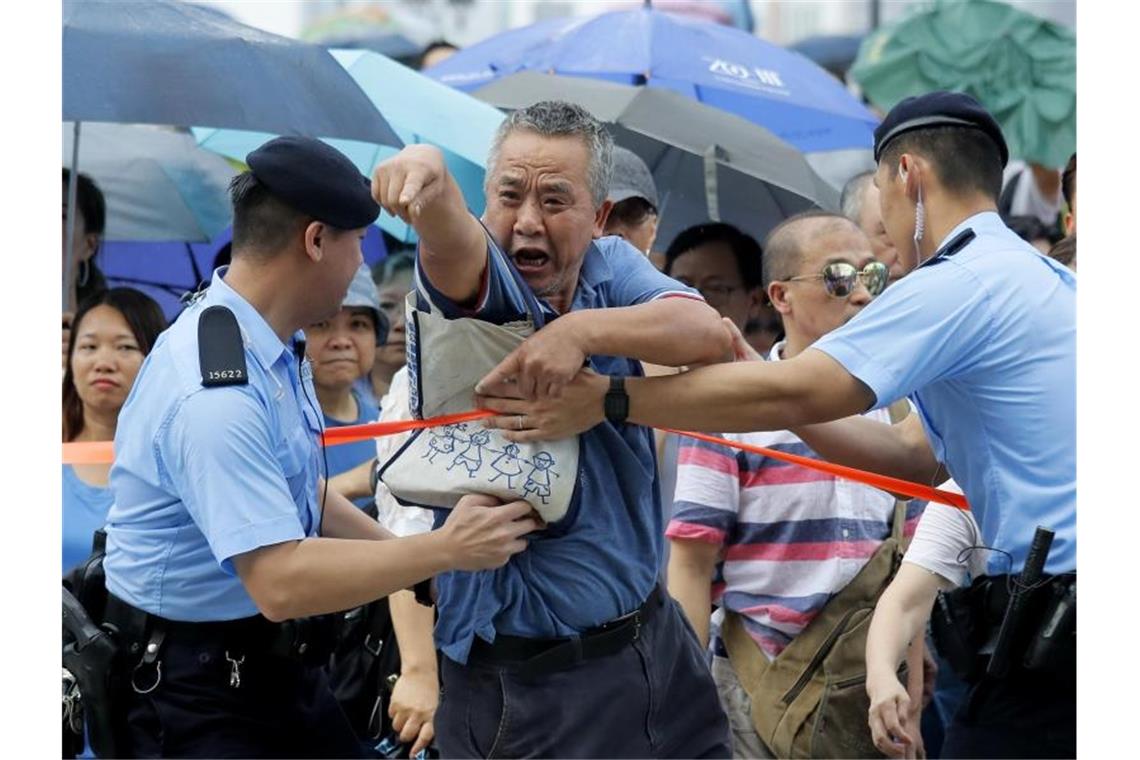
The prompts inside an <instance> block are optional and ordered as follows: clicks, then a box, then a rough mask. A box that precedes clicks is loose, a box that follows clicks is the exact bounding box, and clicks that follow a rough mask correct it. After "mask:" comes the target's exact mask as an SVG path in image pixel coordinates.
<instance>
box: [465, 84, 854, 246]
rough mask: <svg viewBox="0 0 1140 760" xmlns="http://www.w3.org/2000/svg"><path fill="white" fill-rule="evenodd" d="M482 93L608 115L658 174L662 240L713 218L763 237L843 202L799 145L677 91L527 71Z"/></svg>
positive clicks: (512, 103)
mask: <svg viewBox="0 0 1140 760" xmlns="http://www.w3.org/2000/svg"><path fill="white" fill-rule="evenodd" d="M474 94H475V96H476V97H478V98H480V99H481V100H485V101H486V102H488V103H491V104H492V105H495V106H498V107H500V108H506V109H517V108H523V107H526V106H528V105H531V104H532V103H535V102H538V101H540V100H566V101H569V102H571V103H576V104H578V105H580V106H582V107H583V108H585V109H587V110H588V111H590V113H592V114H593V115H594V116H595V117H597V118H598V119H599V120H601V121H604V122H607V123H608V124H609V125H610V128H611V131H612V132H613V135H614V139H615V141H616V142H617V143H618V144H619V145H624V146H625V147H627V148H629V149H630V150H632V151H633V152H634V153H637V154H638V155H639V156H641V158H642V159H643V160H644V161H645V163H646V164H648V166H649V168H650V170H651V171H652V172H653V179H654V182H655V183H656V185H657V192H658V195H659V196H660V198H661V208H660V209H658V211H659V213H660V223H659V226H658V232H657V239H658V240H659V241H662V242H661V245H660V247H662V248H663V247H664V246H666V245H668V243H669V241H671V240H672V239H673V237H675V236H676V235H677V233H678V232H680V231H681V230H683V229H685V228H686V227H689V226H691V225H694V224H699V223H701V222H705V221H708V220H710V219H711V220H715V221H724V222H729V223H730V224H734V225H736V226H738V227H740V228H741V229H743V230H745V231H746V232H748V233H750V234H751V235H753V236H754V237H756V238H757V240H763V239H764V236H765V235H767V233H768V231H769V230H771V229H772V227H774V226H775V225H777V224H779V223H780V222H781V221H782V220H784V219H786V218H788V217H789V216H791V215H793V214H795V213H798V212H800V211H804V210H807V209H809V208H825V209H835V208H837V207H838V204H839V195H838V192H837V191H836V190H835V188H833V187H832V186H831V185H829V184H828V183H827V182H825V181H824V180H823V179H821V178H820V176H819V175H818V174H816V172H815V171H814V170H813V169H812V168H811V166H810V165H809V164H808V162H807V160H806V159H805V158H804V156H803V154H802V153H800V151H798V150H797V149H796V148H794V147H792V146H791V145H789V144H788V143H786V142H783V141H782V140H780V139H779V138H777V137H776V136H775V135H773V134H772V133H771V132H769V131H768V130H766V129H764V128H763V127H760V126H757V125H756V124H753V123H752V122H749V121H746V120H744V119H742V118H740V117H739V116H736V115H734V114H730V113H728V112H726V111H721V110H719V109H717V108H713V107H711V106H706V105H703V104H701V103H697V102H696V101H693V100H691V99H689V98H686V97H684V96H682V95H679V94H677V93H674V92H670V91H668V90H660V89H653V88H646V87H630V86H627V85H620V84H613V83H610V82H603V81H599V80H594V79H583V78H577V77H562V76H556V75H551V74H540V73H537V72H530V71H525V72H521V73H518V74H512V75H511V76H508V77H504V78H502V79H499V80H496V81H495V82H492V83H491V84H488V85H487V86H485V87H482V88H480V89H479V90H476V91H475V93H474Z"/></svg>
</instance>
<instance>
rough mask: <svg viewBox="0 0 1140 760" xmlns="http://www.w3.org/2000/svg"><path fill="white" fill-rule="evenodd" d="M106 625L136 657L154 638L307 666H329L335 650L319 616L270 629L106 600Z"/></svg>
mask: <svg viewBox="0 0 1140 760" xmlns="http://www.w3.org/2000/svg"><path fill="white" fill-rule="evenodd" d="M105 620H106V622H107V623H109V624H110V625H112V626H114V627H115V629H116V630H117V631H118V633H119V635H120V637H121V638H122V639H123V642H124V644H125V645H126V646H127V649H128V652H130V653H132V654H134V653H137V652H139V651H141V647H142V645H143V644H144V643H146V642H148V641H153V640H154V639H155V636H156V634H158V638H159V640H160V641H161V640H162V639H165V640H169V641H178V642H182V643H185V644H213V643H217V644H222V645H225V646H228V647H240V648H241V649H242V650H244V651H247V652H248V653H250V654H253V655H255V656H256V655H259V654H260V655H266V656H270V657H281V658H285V659H288V660H293V661H295V662H299V663H301V664H303V665H307V666H315V665H323V664H325V663H327V662H328V658H329V656H330V655H331V654H332V648H333V643H334V642H333V638H334V632H333V621H332V619H331V617H330V616H324V615H322V616H317V617H311V618H302V619H298V620H286V621H284V622H281V623H274V622H272V621H270V620H269V619H268V618H266V617H264V616H263V615H253V616H251V617H245V618H239V619H237V620H222V621H209V622H188V621H182V620H170V619H168V618H164V617H160V616H158V615H152V614H150V613H149V612H146V611H144V610H140V609H138V608H137V607H135V606H133V605H130V604H128V603H126V602H124V601H123V600H121V599H119V598H118V597H116V596H114V595H113V594H107V609H106V613H105Z"/></svg>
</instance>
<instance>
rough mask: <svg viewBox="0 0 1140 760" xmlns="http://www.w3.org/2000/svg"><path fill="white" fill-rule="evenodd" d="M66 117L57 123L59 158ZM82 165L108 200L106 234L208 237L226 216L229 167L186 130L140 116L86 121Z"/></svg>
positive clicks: (69, 129) (68, 130) (67, 153)
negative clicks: (139, 120) (137, 120)
mask: <svg viewBox="0 0 1140 760" xmlns="http://www.w3.org/2000/svg"><path fill="white" fill-rule="evenodd" d="M73 131H74V130H73V125H71V124H68V123H65V124H64V128H63V163H64V164H67V163H68V162H69V161H70V160H71V153H72V147H73V146H72V139H73ZM81 170H82V172H83V173H84V174H87V175H88V176H90V177H91V178H92V179H94V180H95V184H97V185H98V186H99V189H100V190H102V191H103V196H104V198H105V200H106V202H107V226H106V230H105V231H104V237H105V238H106V239H108V240H184V241H188V242H202V241H207V240H211V239H212V238H213V237H214V236H215V235H217V234H218V233H219V232H221V231H222V230H223V229H224V228H225V227H226V226H227V225H229V223H230V216H231V212H230V203H229V197H228V195H227V188H228V185H229V181H230V179H232V178H233V176H234V174H235V173H236V172H235V171H234V168H233V167H232V166H231V165H230V164H229V162H227V161H226V160H225V159H224V158H222V157H221V156H218V155H216V154H214V153H211V152H210V151H206V150H202V149H201V148H199V147H198V144H197V143H196V142H195V141H194V137H193V136H192V135H191V134H190V133H189V132H187V131H181V130H174V129H168V128H165V127H154V126H149V125H139V124H89V125H87V127H86V129H85V130H84V131H83V166H82V169H81Z"/></svg>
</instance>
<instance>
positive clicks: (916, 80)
mask: <svg viewBox="0 0 1140 760" xmlns="http://www.w3.org/2000/svg"><path fill="white" fill-rule="evenodd" d="M1076 52H1077V40H1076V35H1075V34H1074V33H1073V32H1072V31H1071V30H1069V29H1066V28H1065V27H1063V26H1059V25H1058V24H1055V23H1053V22H1051V21H1046V20H1045V19H1042V18H1039V17H1037V16H1034V15H1032V14H1029V13H1025V12H1023V11H1019V10H1017V9H1015V8H1012V7H1010V6H1008V5H1005V4H1004V3H997V2H990V0H966V1H965V2H956V3H938V4H936V5H934V6H933V7H932V8H929V9H926V10H921V11H917V12H914V13H911V14H910V15H908V16H905V17H903V18H902V19H901V20H899V21H898V22H897V23H894V24H891V25H889V26H886V27H883V28H882V29H879V30H878V31H876V32H873V33H871V34H870V35H868V36H867V38H866V39H865V40H864V41H863V45H862V47H861V48H860V50H859V58H858V59H857V60H856V61H855V64H854V65H853V66H852V67H851V77H852V79H854V80H855V81H857V82H858V83H859V85H860V86H861V87H862V88H863V93H864V94H865V95H866V97H867V99H868V100H870V101H871V102H872V103H874V104H875V105H876V106H877V107H879V108H880V109H882V110H883V111H887V110H890V109H891V108H892V107H893V106H894V105H895V104H896V103H898V102H899V101H900V100H902V99H903V98H905V97H908V96H911V95H919V94H922V93H924V92H930V91H931V90H953V91H957V92H966V93H969V94H970V95H973V96H974V97H975V98H977V99H978V101H979V102H980V103H982V105H984V106H985V107H986V108H987V109H989V111H990V113H992V114H993V115H994V118H996V119H997V120H998V123H999V124H1000V125H1001V128H1002V132H1004V133H1005V139H1006V142H1007V143H1008V144H1009V151H1010V156H1011V157H1012V158H1021V159H1025V160H1027V161H1033V162H1035V163H1038V164H1041V165H1043V166H1047V167H1051V168H1060V167H1062V166H1064V165H1065V162H1066V161H1067V160H1068V159H1069V156H1070V155H1071V154H1072V153H1073V151H1074V150H1076V135H1077V81H1076V71H1077V59H1076Z"/></svg>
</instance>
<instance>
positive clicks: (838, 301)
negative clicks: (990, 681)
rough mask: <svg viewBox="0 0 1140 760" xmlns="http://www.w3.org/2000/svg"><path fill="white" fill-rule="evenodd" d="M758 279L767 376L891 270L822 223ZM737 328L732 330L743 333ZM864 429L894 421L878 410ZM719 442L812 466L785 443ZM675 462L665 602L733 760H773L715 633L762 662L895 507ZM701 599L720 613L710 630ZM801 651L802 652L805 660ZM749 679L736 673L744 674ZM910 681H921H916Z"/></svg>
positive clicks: (817, 485)
mask: <svg viewBox="0 0 1140 760" xmlns="http://www.w3.org/2000/svg"><path fill="white" fill-rule="evenodd" d="M757 248H758V247H757ZM756 253H757V254H759V250H758V249H757V251H756ZM686 255H691V254H686ZM757 258H759V256H757ZM758 268H759V269H761V273H760V274H761V279H762V282H763V286H764V288H765V290H766V292H767V294H768V297H769V299H770V300H771V302H772V304H773V307H774V308H775V309H776V310H777V311H778V312H779V314H780V316H781V318H782V320H783V324H784V332H785V339H784V340H781V341H779V342H777V343H776V344H775V345H774V346H773V347H772V350H771V352H770V354H769V358H770V360H771V361H772V362H783V361H789V360H791V359H793V358H795V357H796V356H798V355H799V354H801V353H802V352H803V351H804V350H805V349H807V348H808V347H809V346H810V345H811V344H813V343H815V342H816V341H817V340H819V339H820V338H822V337H823V336H824V335H826V334H827V333H829V332H831V331H832V330H835V329H837V328H839V327H841V326H842V325H844V324H846V323H847V322H848V321H849V320H850V319H851V318H852V317H854V316H855V315H857V314H858V313H859V312H860V311H862V310H863V308H864V307H865V306H867V305H868V304H869V303H871V300H872V298H874V297H875V296H877V295H878V294H879V293H881V292H882V291H883V287H884V286H885V284H886V279H887V266H886V265H885V264H883V263H881V262H879V261H876V260H875V257H874V254H873V253H872V250H871V244H870V241H868V239H867V237H866V236H865V235H864V234H863V233H862V232H861V231H860V230H859V228H858V227H857V226H856V225H855V224H854V223H853V222H851V221H849V220H848V219H846V218H844V217H842V216H840V215H838V214H833V213H830V212H826V211H810V212H806V213H803V214H798V215H796V216H794V217H792V218H790V219H788V220H786V221H784V222H782V223H781V224H779V225H778V226H777V227H776V228H775V229H773V230H772V231H771V233H770V234H769V235H768V239H767V240H766V241H765V244H764V256H763V266H762V267H758ZM758 290H759V288H758ZM726 316H727V315H726ZM734 324H735V325H736V326H737V327H738V328H740V327H742V325H743V319H737V320H734ZM868 416H869V417H870V418H871V419H874V420H878V421H879V422H883V423H885V422H889V420H890V414H889V412H888V411H887V410H886V409H875V410H872V411H870V412H868ZM724 437H725V438H726V439H728V440H731V441H737V442H740V443H746V444H750V445H753V446H765V447H770V448H780V449H783V450H785V451H789V452H793V453H796V454H800V455H803V456H808V457H815V456H816V454H815V453H814V452H812V451H811V450H810V449H809V448H808V446H807V445H806V444H805V443H804V442H803V441H802V440H801V439H800V438H799V437H798V436H797V435H796V434H795V433H793V432H792V431H789V430H778V431H764V432H751V433H736V434H732V433H729V434H726V435H725V436H724ZM678 459H679V467H678V472H677V487H676V492H675V496H674V503H673V506H674V513H673V519H672V521H671V522H670V523H669V527H668V529H667V530H666V532H665V535H666V537H667V538H668V539H669V544H670V559H669V572H668V574H667V576H666V577H667V578H668V581H669V593H670V594H672V595H673V597H674V598H676V599H677V600H678V601H679V602H680V604H681V607H682V609H684V611H685V614H686V615H687V616H688V618H689V622H690V623H692V625H693V629H694V630H695V631H696V632H697V635H698V637H700V639H701V643H702V644H705V645H706V646H708V645H710V643H711V647H710V648H711V650H712V654H713V657H712V672H713V679H714V680H715V681H716V684H717V690H718V691H719V693H720V695H721V702H722V703H723V704H724V705H725V709H726V710H727V711H728V712H729V725H730V726H731V727H732V732H733V754H734V756H735V757H774V756H775V755H774V754H773V750H772V749H771V748H769V747H768V746H767V745H765V744H764V743H763V741H764V740H763V739H761V737H760V735H759V733H758V731H757V729H756V728H754V727H753V724H752V717H751V710H752V704H751V700H750V698H749V697H748V693H747V692H746V691H745V689H744V687H743V686H742V685H741V676H740V675H738V671H737V669H736V667H734V664H733V661H730V660H729V657H728V652H727V648H726V644H725V642H724V640H723V637H722V635H721V632H720V629H721V624H722V622H723V619H724V618H723V616H724V615H725V614H726V612H731V613H735V614H736V615H739V616H741V619H742V620H744V621H745V628H746V630H747V631H748V633H749V635H750V636H751V638H752V640H753V641H754V642H755V643H756V645H757V648H758V652H757V653H756V654H758V655H759V656H760V657H762V658H764V660H765V661H767V662H770V661H772V660H773V659H774V658H776V657H777V656H778V655H780V653H781V652H783V651H784V650H785V649H786V648H787V646H788V645H789V644H790V643H791V642H792V641H794V640H795V639H797V638H798V637H799V636H800V634H801V633H802V632H803V631H804V629H805V628H807V626H808V624H809V623H810V622H811V621H812V620H813V619H815V617H816V616H817V615H818V614H819V613H820V612H821V611H822V610H823V608H824V606H825V605H826V604H827V603H828V602H829V601H830V600H831V599H832V598H833V597H834V596H835V595H836V594H838V593H839V592H840V591H841V590H842V589H843V588H844V587H846V586H847V585H848V584H849V583H850V582H851V580H852V579H853V578H854V577H855V576H856V575H857V574H858V573H859V572H860V571H861V570H862V569H863V567H864V566H865V564H866V563H867V560H868V559H869V558H870V557H871V556H873V555H874V553H875V552H876V551H877V549H878V547H879V546H880V544H881V543H882V542H883V540H884V539H886V538H887V537H888V536H890V535H891V527H892V518H893V514H894V511H895V500H894V499H893V498H892V497H891V496H890V495H889V494H887V493H885V492H883V491H880V490H878V489H876V488H872V487H870V486H865V485H861V484H858V483H852V482H849V481H844V480H839V479H837V478H828V477H823V478H821V477H819V476H817V475H815V474H814V473H812V472H811V471H810V470H807V469H805V468H802V467H799V466H796V465H791V466H789V465H785V464H784V463H782V462H778V461H776V460H773V459H770V458H768V457H763V456H756V455H752V454H744V453H738V452H732V451H730V450H728V449H726V448H724V447H722V446H717V445H713V444H708V443H705V442H703V441H696V440H693V439H690V438H682V439H681V447H680V455H679V457H678ZM758 560H759V561H758ZM718 568H719V570H720V572H716V571H717V569H718ZM714 578H715V581H716V582H714ZM721 580H723V582H720V581H721ZM710 596H711V598H712V599H713V600H714V601H715V602H716V604H717V607H718V610H717V612H716V614H715V616H714V618H713V619H712V620H711V621H710V618H709V599H710ZM839 604H840V605H841V607H843V608H844V609H845V608H846V607H847V605H846V604H845V603H844V602H843V601H842V600H840V602H839ZM803 641H810V639H805V640H801V646H803ZM747 670H748V666H743V668H742V671H741V672H745V673H747ZM911 672H912V673H913V674H914V675H915V676H916V677H918V676H921V670H917V671H915V670H912V671H911ZM744 678H745V680H746V681H747V680H748V679H752V680H751V682H750V683H751V684H752V688H755V686H757V685H759V684H761V683H762V684H765V685H766V686H765V687H766V688H767V687H771V688H776V687H775V686H774V684H776V683H778V681H774V680H772V679H771V678H765V675H760V676H759V678H756V676H755V674H748V675H745V676H744ZM914 688H915V689H918V688H921V681H916V682H915V684H914ZM847 714H848V716H849V717H850V718H851V719H852V720H853V721H856V722H857V721H861V720H862V719H863V717H864V716H863V714H862V710H861V709H858V708H857V709H856V711H855V712H854V713H852V712H851V711H847ZM868 736H869V734H868Z"/></svg>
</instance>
